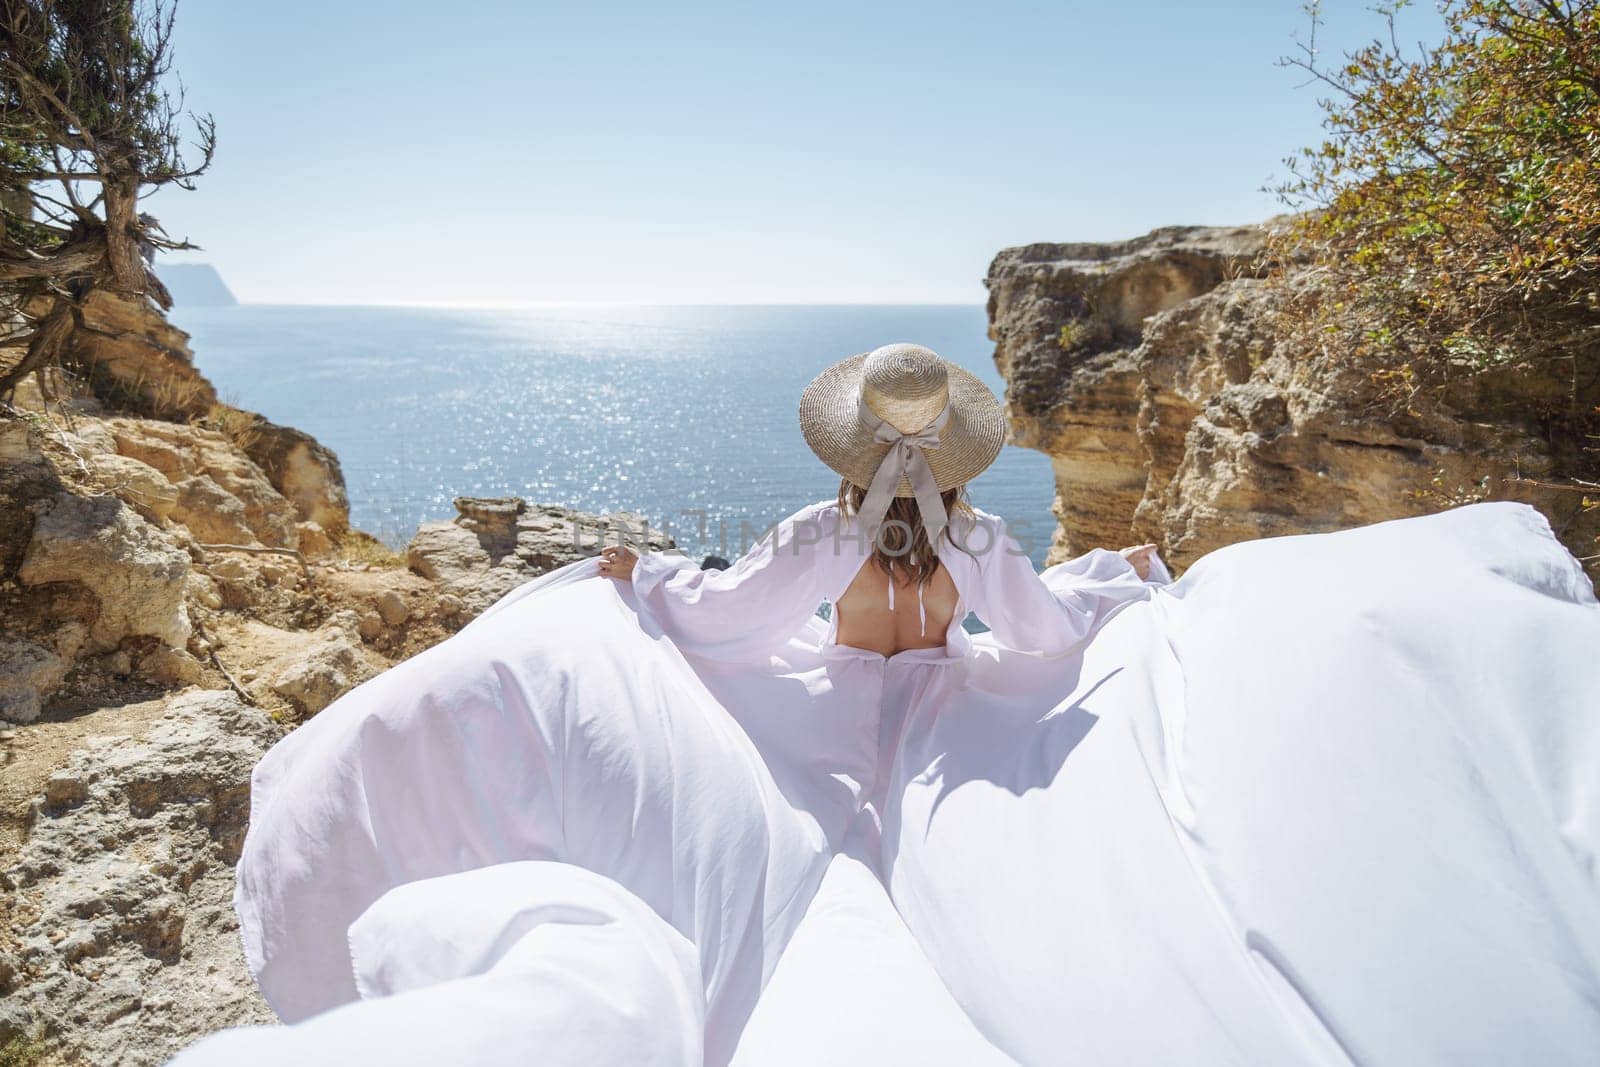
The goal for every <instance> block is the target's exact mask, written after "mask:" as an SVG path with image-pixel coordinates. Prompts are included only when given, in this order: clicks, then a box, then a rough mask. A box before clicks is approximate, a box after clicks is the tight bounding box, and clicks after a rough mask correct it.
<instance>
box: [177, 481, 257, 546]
mask: <svg viewBox="0 0 1600 1067" xmlns="http://www.w3.org/2000/svg"><path fill="white" fill-rule="evenodd" d="M176 495H177V501H176V507H174V509H173V512H172V517H173V518H174V519H176V520H177V521H178V522H181V523H183V525H185V526H187V527H188V528H189V532H190V533H191V534H193V535H194V536H195V539H196V540H198V541H200V542H202V543H209V544H225V545H241V544H242V545H253V544H255V543H256V534H255V531H254V530H252V529H250V520H249V518H248V517H247V516H246V515H245V511H244V505H243V504H242V503H240V502H239V499H238V498H237V497H235V496H233V495H232V494H231V493H228V492H227V491H225V490H224V489H223V488H222V486H220V485H218V484H217V483H216V482H214V481H212V480H211V479H210V478H208V477H206V476H205V475H204V474H197V475H195V476H194V477H192V478H185V479H184V480H183V481H181V482H179V483H178V484H177V490H176Z"/></svg>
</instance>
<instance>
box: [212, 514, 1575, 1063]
mask: <svg viewBox="0 0 1600 1067" xmlns="http://www.w3.org/2000/svg"><path fill="white" fill-rule="evenodd" d="M851 532H852V526H851V524H850V523H849V521H848V520H842V519H841V517H840V515H839V512H838V509H837V507H836V506H834V505H832V504H818V505H814V506H812V507H809V508H806V509H803V510H802V511H801V512H799V513H797V514H796V515H795V516H794V517H793V518H792V519H791V520H789V521H787V522H785V523H784V524H782V525H781V526H780V527H779V529H778V531H777V533H776V534H775V536H773V537H770V538H769V539H767V540H766V541H764V542H763V543H762V544H760V545H758V546H757V547H756V548H755V549H753V550H752V551H751V552H750V553H749V554H747V555H746V556H745V557H743V558H741V559H740V560H739V561H738V562H737V563H736V564H735V565H734V566H733V567H732V568H731V569H729V570H728V571H725V572H702V571H700V570H698V569H697V568H695V567H693V566H692V565H691V564H689V563H688V561H687V560H684V559H682V558H678V557H672V556H666V555H660V554H651V555H647V556H645V557H643V558H642V559H641V560H640V562H639V564H638V566H637V568H636V569H635V573H634V578H633V583H632V588H631V589H630V588H628V587H626V586H623V585H621V584H619V583H616V582H614V581H611V580H609V579H603V578H600V577H599V576H598V575H597V573H596V568H595V564H594V562H593V561H585V562H582V563H578V564H574V565H572V566H570V567H567V568H563V569H562V570H560V571H557V572H554V573H552V574H550V575H547V576H545V577H543V578H541V579H538V580H536V581H534V582H530V583H528V584H527V585H525V586H523V587H522V588H520V589H518V590H516V591H514V592H513V593H511V594H510V595H508V596H507V597H506V598H505V599H504V600H502V601H501V602H500V603H498V604H496V605H495V606H494V607H493V608H491V609H490V611H489V612H487V613H486V614H485V615H484V616H482V617H481V618H480V619H478V620H477V621H476V622H474V623H473V624H472V625H471V626H469V627H467V628H466V629H465V630H464V631H463V632H462V633H461V634H459V635H457V636H456V637H454V638H452V639H451V640H449V641H447V642H445V643H443V644H442V645H439V646H437V647H436V648H434V649H431V650H429V651H428V652H425V653H423V654H421V655H419V656H417V657H415V658H414V659H411V660H409V661H407V662H405V663H402V664H400V665H399V666H397V667H396V668H394V669H393V670H391V671H389V672H387V673H386V674H384V675H382V676H380V677H379V678H377V679H374V680H373V681H371V682H369V683H367V684H366V685H364V686H362V687H360V688H359V689H357V690H355V691H354V692H352V693H350V694H348V695H347V696H346V697H344V698H343V699H342V700H340V701H339V702H337V703H336V704H335V705H333V706H332V707H330V708H329V709H327V710H326V711H324V712H323V713H322V714H321V715H319V716H317V717H316V718H315V719H313V720H312V721H311V722H309V723H307V724H306V725H304V726H302V727H301V728H299V729H298V730H296V731H295V732H294V733H293V734H291V735H289V736H288V737H287V738H286V739H285V740H284V741H283V742H281V743H280V744H279V745H278V746H277V747H276V748H274V749H273V751H272V752H271V753H269V754H268V756H267V757H266V758H265V759H264V760H263V761H262V763H261V765H260V766H259V767H258V769H257V771H256V774H255V779H254V785H253V788H254V791H253V794H252V816H251V826H250V832H249V835H248V837H247V839H246V842H245V846H244V851H243V855H242V857H241V859H240V863H239V873H238V891H237V895H236V904H237V907H238V911H239V916H240V921H241V926H242V929H243V936H244V940H245V947H246V955H247V958H248V960H249V963H250V966H251V969H252V972H253V973H254V974H255V976H256V978H257V980H258V981H259V983H260V984H261V988H262V990H263V991H264V992H265V994H266V995H267V997H268V999H269V1001H270V1002H271V1003H272V1005H273V1007H274V1008H275V1009H276V1010H277V1012H278V1013H279V1015H280V1016H282V1018H283V1019H284V1020H285V1021H286V1022H289V1023H293V1024H295V1025H292V1026H288V1027H280V1028H268V1029H261V1028H257V1029H246V1030H239V1031H231V1032H227V1033H224V1034H221V1035H216V1036H213V1037H211V1038H208V1039H206V1040H205V1041H203V1042H201V1043H200V1044H199V1045H197V1046H195V1047H194V1048H192V1049H191V1050H189V1051H188V1052H187V1053H185V1054H184V1055H183V1056H181V1057H180V1062H181V1063H183V1064H185V1065H186V1067H194V1065H196V1064H213V1063H215V1064H224V1063H226V1064H255V1063H260V1064H266V1063H282V1062H295V1063H297V1064H321V1063H328V1064H333V1063H340V1064H349V1063H351V1062H362V1063H389V1064H418V1065H422V1064H428V1065H436V1064H439V1063H456V1062H459V1063H474V1064H500V1063H506V1064H511V1063H528V1062H535V1063H542V1064H590V1063H661V1064H690V1063H702V1062H703V1063H708V1064H724V1063H730V1062H732V1063H738V1064H790V1063H793V1064H813V1063H817V1062H820V1061H824V1060H826V1061H828V1062H838V1063H845V1064H881V1063H912V1062H914V1063H920V1064H973V1063H1025V1064H1054V1063H1084V1064H1103V1063H1156V1062H1183V1063H1206V1064H1210V1063H1218V1064H1223V1063H1237V1064H1263V1063H1273V1064H1277V1063H1301V1062H1305V1063H1347V1062H1349V1061H1351V1060H1357V1061H1361V1062H1369V1061H1371V1062H1392V1063H1403V1064H1415V1063H1440V1064H1444V1063H1452V1064H1453V1063H1466V1062H1494V1061H1501V1062H1504V1061H1508V1060H1515V1061H1519V1062H1540V1063H1578V1062H1584V1061H1586V1060H1589V1059H1591V1057H1592V1054H1593V1051H1594V1049H1596V1048H1600V885H1597V867H1596V862H1595V861H1596V855H1597V852H1600V714H1597V711H1600V661H1597V659H1596V656H1595V650H1596V649H1597V648H1600V607H1597V606H1596V604H1595V600H1594V596H1593V593H1592V590H1591V588H1590V586H1589V584H1588V581H1587V579H1586V578H1585V577H1584V575H1583V573H1582V570H1581V568H1580V567H1579V566H1578V565H1577V563H1576V562H1575V561H1574V560H1573V559H1572V558H1571V556H1570V555H1569V554H1568V553H1566V551H1565V550H1564V549H1563V548H1562V547H1561V546H1560V545H1559V543H1557V542H1556V541H1555V539H1554V538H1553V537H1552V536H1551V535H1550V532H1549V528H1548V526H1547V525H1546V524H1545V522H1544V520H1543V519H1542V518H1541V517H1540V516H1539V515H1538V514H1537V513H1536V512H1534V511H1532V510H1531V509H1528V508H1524V507H1521V506H1518V505H1505V504H1496V505H1480V506H1477V507H1472V508H1465V509H1461V510H1458V511H1454V512H1450V513H1446V514H1443V515H1438V516H1432V517H1429V518H1424V519H1413V520H1406V521H1403V522H1396V523H1386V524H1381V525H1378V526H1373V527H1367V528H1364V529H1361V530H1356V531H1351V532H1348V533H1343V534H1333V535H1323V536H1316V537H1299V538H1284V539H1278V540H1273V541H1263V542H1256V543H1252V544H1247V545H1238V546H1234V547H1232V548H1229V549H1225V550H1222V551H1220V552H1217V553H1213V554H1212V555H1211V556H1209V557H1207V558H1206V559H1205V560H1202V561H1201V562H1200V563H1198V564H1197V565H1196V566H1195V567H1193V568H1192V569H1191V570H1190V571H1189V573H1188V574H1186V575H1185V577H1184V579H1183V580H1182V581H1181V582H1178V583H1176V584H1173V585H1166V584H1165V583H1164V582H1163V581H1152V582H1141V581H1140V580H1139V579H1138V577H1137V576H1136V575H1135V574H1134V573H1133V571H1132V569H1131V568H1130V567H1129V566H1128V565H1127V563H1126V562H1125V561H1124V560H1122V559H1121V557H1120V556H1118V555H1116V554H1115V553H1110V552H1105V551H1096V552H1092V553H1090V554H1088V555H1087V556H1084V557H1081V558H1080V559H1077V560H1074V561H1072V562H1070V563H1067V564H1062V565H1060V566H1058V567H1054V568H1051V569H1049V570H1047V571H1045V572H1044V574H1043V575H1038V574H1035V573H1034V571H1033V569H1032V567H1031V565H1030V564H1029V563H1028V560H1027V558H1026V557H1025V556H1023V555H1022V554H1021V553H1020V551H1017V550H1016V548H1015V544H1014V542H1011V541H1010V540H1009V539H1008V538H1007V537H1006V535H1005V533H1004V528H1003V525H1002V524H1001V523H1000V522H999V520H997V519H995V518H993V517H992V516H988V515H984V514H982V513H979V514H978V516H977V518H976V520H974V521H970V522H963V523H962V525H961V526H960V527H959V528H958V530H957V531H956V532H957V537H958V540H959V541H961V543H962V544H963V545H965V546H966V549H967V550H966V551H963V550H962V549H961V548H957V547H952V546H949V545H944V546H941V549H940V558H941V560H942V561H943V563H944V564H945V565H946V566H948V568H949V571H950V575H951V578H952V579H953V581H954V584H955V586H956V589H957V591H958V592H959V594H960V607H959V609H958V610H957V612H956V621H954V622H952V624H951V626H950V628H949V630H948V632H947V633H946V635H945V637H946V643H945V646H944V647H943V648H939V649H933V650H925V651H913V652H905V653H901V654H899V655H896V656H893V657H888V658H885V657H883V656H880V655H877V654H875V653H872V652H867V651H863V650H859V649H853V648H849V647H846V646H841V645H839V644H837V643H836V642H835V641H834V635H833V632H832V628H831V626H830V625H829V624H828V623H827V622H825V621H824V620H823V619H821V618H819V617H817V616H816V615H815V614H814V612H815V609H816V607H817V605H818V604H819V603H820V602H822V601H825V600H832V599H834V598H836V597H838V596H839V595H840V594H841V593H842V592H843V591H844V589H845V588H846V587H847V586H848V585H849V583H850V581H851V579H852V578H853V577H854V575H855V573H856V571H857V570H858V569H859V567H860V566H861V565H862V564H863V562H864V558H865V557H864V556H863V555H862V551H861V545H860V544H859V542H858V541H857V540H856V539H854V538H852V537H851V536H850V534H851ZM1162 577H1163V578H1164V573H1163V574H1162ZM968 611H972V612H975V613H976V614H977V615H978V616H979V617H980V618H982V619H983V620H984V621H985V622H986V623H988V625H989V626H990V632H989V633H987V634H982V635H978V636H975V637H969V635H968V634H967V633H966V632H965V631H964V629H963V628H962V626H961V622H960V620H961V619H963V618H964V617H965V615H966V614H967V612H968Z"/></svg>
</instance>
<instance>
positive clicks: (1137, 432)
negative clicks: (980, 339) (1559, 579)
mask: <svg viewBox="0 0 1600 1067" xmlns="http://www.w3.org/2000/svg"><path fill="white" fill-rule="evenodd" d="M1265 237H1266V230H1265V229H1264V228H1263V227H1260V226H1249V227H1237V228H1206V227H1172V228H1167V229H1161V230H1156V231H1154V232H1152V233H1149V234H1146V235H1145V236H1143V237H1139V238H1136V239H1134V240H1130V241H1124V242H1119V243H1109V244H1037V245H1028V246H1026V247H1023V248H1010V249H1006V250H1005V251H1003V252H1001V253H1000V254H999V255H998V256H996V257H995V259H994V262H993V263H992V264H991V265H990V268H989V274H988V278H987V285H988V288H989V335H990V338H991V340H993V341H994V342H995V363H996V365H997V366H998V368H999V370H1000V373H1001V374H1002V375H1003V376H1004V377H1005V379H1006V382H1007V389H1006V402H1007V406H1008V408H1009V411H1010V415H1011V423H1012V431H1013V440H1014V441H1015V442H1016V443H1018V444H1021V445H1025V446H1027V447H1030V448H1036V449H1039V450H1040V451H1042V452H1044V453H1046V454H1048V455H1049V456H1050V457H1051V460H1052V462H1053V465H1054V468H1055V482H1056V500H1055V511H1056V515H1057V518H1058V520H1059V522H1060V526H1059V528H1058V530H1057V533H1056V538H1055V542H1054V544H1053V546H1052V550H1051V555H1052V559H1053V560H1055V559H1061V558H1064V557H1066V556H1067V555H1069V554H1075V553H1077V552H1081V551H1085V550H1087V549H1089V548H1092V547H1094V546H1096V545H1110V546H1118V545H1123V544H1130V543H1134V542H1141V541H1154V542H1156V543H1157V544H1159V545H1160V546H1161V548H1162V551H1163V553H1164V554H1165V555H1166V556H1167V558H1168V559H1169V560H1171V561H1173V562H1174V563H1176V564H1177V565H1179V566H1180V567H1181V566H1186V565H1188V564H1189V563H1192V562H1193V561H1194V560H1195V559H1197V558H1198V557H1199V556H1201V555H1203V554H1204V553H1206V552H1209V551H1210V550H1212V549H1214V548H1218V547H1220V546H1222V545H1226V544H1231V543H1233V542H1235V541H1241V540H1246V539H1248V538H1253V537H1262V536H1273V535H1279V534H1295V533H1308V532H1319V531H1327V530H1338V529H1344V528H1347V527H1350V526H1356V525H1360V524H1363V523H1369V522H1376V521H1380V520H1384V519H1392V518H1399V517H1402V516H1407V515H1415V514H1420V513H1424V512H1428V511H1435V510H1438V509H1440V508H1443V507H1449V506H1453V505H1455V504H1458V503H1465V502H1469V501H1473V500H1482V499H1515V500H1523V501H1527V502H1529V503H1532V504H1534V505H1535V506H1537V507H1539V508H1540V509H1541V510H1543V511H1544V512H1545V514H1546V515H1548V516H1549V517H1550V519H1551V523H1552V525H1553V526H1554V527H1555V529H1556V531H1557V532H1558V534H1560V535H1561V536H1562V537H1563V538H1564V540H1565V541H1566V543H1567V544H1568V546H1569V547H1570V548H1572V549H1573V551H1574V553H1575V554H1576V555H1578V556H1589V555H1592V554H1593V553H1594V552H1595V539H1596V537H1597V536H1600V512H1596V511H1592V510H1591V511H1585V510H1584V508H1583V500H1582V497H1581V495H1579V494H1575V493H1572V492H1570V491H1565V490H1562V489H1559V488H1555V487H1553V486H1552V485H1550V484H1548V483H1549V481H1550V480H1551V479H1552V477H1553V476H1554V475H1555V474H1556V473H1558V472H1557V466H1558V458H1559V456H1560V454H1561V452H1562V451H1563V449H1568V448H1570V445H1571V443H1570V442H1563V441H1559V440H1552V439H1551V437H1550V436H1549V435H1548V433H1547V432H1546V430H1545V428H1544V426H1543V424H1542V420H1541V419H1540V417H1539V415H1538V401H1540V400H1541V399H1544V398H1546V397H1548V396H1549V395H1550V394H1551V391H1552V390H1554V389H1559V388H1561V387H1562V383H1559V382H1554V381H1552V382H1541V381H1535V380H1531V379H1527V378H1519V379H1513V380H1495V379H1488V378H1485V379H1480V380H1478V381H1477V382H1475V383H1474V385H1473V388H1472V390H1471V391H1470V392H1467V393H1465V394H1464V395H1461V396H1456V397H1454V398H1452V400H1453V406H1452V408H1451V410H1449V411H1437V412H1434V413H1431V414H1429V413H1419V412H1417V411H1414V410H1406V409H1405V408H1404V405H1401V406H1400V409H1399V410H1397V409H1396V405H1395V403H1394V402H1393V398H1392V397H1391V396H1389V395H1388V394H1386V393H1385V392H1384V390H1383V389H1381V388H1380V386H1379V385H1378V384H1377V383H1375V382H1374V380H1373V378H1372V376H1371V374H1370V372H1369V371H1368V370H1365V369H1363V368H1361V367H1357V366H1353V365H1351V363H1350V362H1349V361H1348V360H1345V359H1342V358H1341V353H1339V352H1332V351H1306V350H1304V347H1303V346H1301V345H1297V344H1294V343H1291V342H1289V341H1287V340H1285V339H1284V338H1283V337H1282V336H1280V333H1281V331H1280V330H1279V329H1278V328H1277V326H1276V321H1277V320H1276V319H1275V316H1274V312H1275V310H1276V308H1277V306H1278V301H1279V300H1281V299H1282V297H1283V294H1284V291H1285V290H1284V288H1283V286H1284V285H1285V284H1294V282H1293V276H1292V274H1291V276H1290V280H1289V282H1287V283H1285V282H1284V281H1282V280H1281V279H1279V280H1271V281H1269V280H1268V279H1267V278H1266V277H1265V271H1264V268H1263V266H1262V255H1261V253H1262V249H1263V244H1264V239H1265Z"/></svg>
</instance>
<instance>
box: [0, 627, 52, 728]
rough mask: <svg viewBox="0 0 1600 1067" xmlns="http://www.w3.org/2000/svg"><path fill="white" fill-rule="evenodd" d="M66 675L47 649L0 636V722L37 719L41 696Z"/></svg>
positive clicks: (35, 644) (33, 643) (17, 639)
mask: <svg viewBox="0 0 1600 1067" xmlns="http://www.w3.org/2000/svg"><path fill="white" fill-rule="evenodd" d="M66 675H67V662H66V660H64V659H62V658H61V657H60V656H58V655H56V653H55V652H54V651H52V650H51V649H48V648H46V647H45V646H43V645H41V644H38V643H36V642H33V641H27V640H22V639H20V638H11V637H0V719H3V720H4V721H6V722H32V721H33V720H35V719H37V718H38V717H39V710H40V707H41V703H40V696H41V694H44V693H49V692H52V691H53V690H54V689H55V687H56V686H58V685H60V684H61V679H63V678H65V677H66Z"/></svg>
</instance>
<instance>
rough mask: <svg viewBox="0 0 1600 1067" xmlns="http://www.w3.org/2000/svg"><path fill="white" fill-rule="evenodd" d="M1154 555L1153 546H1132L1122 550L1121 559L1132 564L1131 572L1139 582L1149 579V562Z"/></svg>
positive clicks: (1154, 549)
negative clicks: (1137, 577)
mask: <svg viewBox="0 0 1600 1067" xmlns="http://www.w3.org/2000/svg"><path fill="white" fill-rule="evenodd" d="M1155 554H1156V546H1155V545H1134V546H1133V547H1132V548H1125V549H1123V550H1122V558H1123V559H1125V560H1127V561H1128V562H1129V563H1131V564H1133V572H1134V573H1135V574H1137V575H1138V576H1139V580H1140V581H1143V580H1145V579H1146V578H1149V577H1150V560H1151V558H1152V557H1153V556H1154V555H1155Z"/></svg>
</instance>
